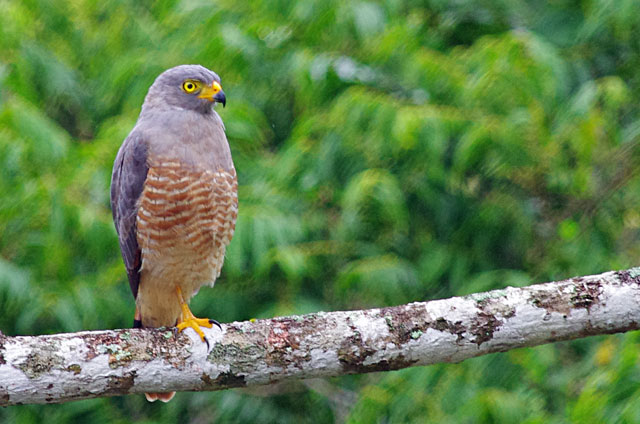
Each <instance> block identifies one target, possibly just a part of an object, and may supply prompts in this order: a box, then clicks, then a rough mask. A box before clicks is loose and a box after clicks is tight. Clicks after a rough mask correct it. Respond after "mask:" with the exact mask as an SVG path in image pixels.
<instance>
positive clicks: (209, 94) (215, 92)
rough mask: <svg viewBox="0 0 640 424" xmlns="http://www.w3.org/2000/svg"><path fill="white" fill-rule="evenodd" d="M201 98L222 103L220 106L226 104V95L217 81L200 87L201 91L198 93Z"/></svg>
mask: <svg viewBox="0 0 640 424" xmlns="http://www.w3.org/2000/svg"><path fill="white" fill-rule="evenodd" d="M198 97H199V98H201V99H207V100H209V101H210V102H217V103H222V107H225V106H226V104H227V96H225V95H224V91H222V87H221V86H220V83H219V82H218V81H214V82H212V83H211V85H205V86H204V87H202V91H201V92H200V94H199V95H198Z"/></svg>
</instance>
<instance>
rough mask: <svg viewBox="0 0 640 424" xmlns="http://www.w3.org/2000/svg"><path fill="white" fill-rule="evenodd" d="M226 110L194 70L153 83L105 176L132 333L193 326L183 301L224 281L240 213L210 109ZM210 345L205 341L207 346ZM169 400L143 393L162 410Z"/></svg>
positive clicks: (221, 97) (196, 324) (218, 91)
mask: <svg viewBox="0 0 640 424" xmlns="http://www.w3.org/2000/svg"><path fill="white" fill-rule="evenodd" d="M216 103H222V106H225V104H226V97H225V94H224V92H223V91H222V87H221V85H220V78H219V77H218V75H217V74H215V73H214V72H212V71H210V70H208V69H207V68H204V67H202V66H200V65H182V66H177V67H175V68H171V69H169V70H167V71H165V72H163V73H162V74H160V76H158V78H156V80H155V81H154V83H153V84H152V85H151V87H150V88H149V92H148V93H147V96H146V97H145V100H144V103H143V105H142V110H141V112H140V116H139V117H138V121H137V122H136V124H135V126H134V128H133V130H131V132H130V133H129V135H128V136H127V138H126V139H125V140H124V142H123V143H122V146H121V147H120V150H119V151H118V155H117V156H116V159H115V163H114V165H113V174H112V177H111V209H112V212H113V220H114V222H115V227H116V232H117V233H118V240H119V243H120V250H121V251H122V258H123V259H124V264H125V267H126V270H127V275H128V277H129V285H130V287H131V291H132V293H133V296H134V298H135V300H136V312H135V316H134V327H161V326H176V327H177V328H178V330H180V331H182V330H184V329H185V328H187V327H191V328H193V329H194V330H195V331H196V333H198V335H199V336H200V337H201V339H202V340H203V341H205V342H206V338H205V336H204V333H203V332H202V330H201V329H200V327H208V328H211V327H212V324H214V323H215V324H217V322H215V321H213V320H209V319H206V318H196V317H195V316H194V315H193V314H192V313H191V311H190V310H189V306H188V302H189V300H190V299H191V297H193V296H194V295H195V294H196V293H197V292H198V290H199V289H200V287H201V286H203V285H205V284H208V285H210V286H213V284H214V283H215V281H216V278H218V276H219V275H220V270H221V268H222V263H223V261H224V255H225V249H226V246H227V245H228V244H229V242H230V241H231V238H232V237H233V232H234V228H235V222H236V217H237V214H238V194H237V193H238V183H237V179H236V171H235V168H234V166H233V161H232V159H231V151H230V149H229V143H228V142H227V137H226V135H225V128H224V124H223V123H222V120H221V119H220V116H219V115H218V114H217V113H216V112H215V110H214V109H213V106H214V105H215V104H216ZM207 344H208V342H207ZM174 394H175V392H172V393H147V394H146V397H147V400H149V401H151V402H152V401H155V400H157V399H160V400H162V401H165V402H168V401H169V400H171V398H172V397H173V395H174Z"/></svg>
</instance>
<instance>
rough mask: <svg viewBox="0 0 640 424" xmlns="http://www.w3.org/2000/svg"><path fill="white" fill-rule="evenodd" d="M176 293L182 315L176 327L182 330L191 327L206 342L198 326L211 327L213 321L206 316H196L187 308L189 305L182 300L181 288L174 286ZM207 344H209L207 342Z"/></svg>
mask: <svg viewBox="0 0 640 424" xmlns="http://www.w3.org/2000/svg"><path fill="white" fill-rule="evenodd" d="M176 293H177V294H178V301H180V308H182V316H181V319H180V322H179V323H178V325H176V327H177V328H178V330H179V331H182V330H184V329H185V328H187V327H191V328H193V329H194V330H195V332H196V333H198V335H199V336H200V339H202V341H203V342H206V341H207V339H205V337H204V333H203V332H202V330H201V329H200V327H201V326H202V327H207V328H211V327H213V322H212V321H211V320H210V319H208V318H196V317H195V316H194V315H193V313H192V312H191V310H190V309H189V305H187V302H185V301H184V297H183V296H182V290H180V287H176ZM207 344H209V343H208V342H207Z"/></svg>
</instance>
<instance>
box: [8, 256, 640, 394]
mask: <svg viewBox="0 0 640 424" xmlns="http://www.w3.org/2000/svg"><path fill="white" fill-rule="evenodd" d="M639 305H640V268H633V269H629V270H626V271H619V272H607V273H605V274H601V275H596V276H588V277H576V278H572V279H569V280H565V281H559V282H552V283H546V284H540V285H534V286H529V287H523V288H513V287H508V288H506V289H504V290H494V291H490V292H486V293H478V294H473V295H469V296H464V297H453V298H450V299H443V300H434V301H431V302H420V303H410V304H408V305H402V306H395V307H389V308H381V309H370V310H362V311H346V312H328V313H327V312H318V313H314V314H309V315H303V316H291V317H283V318H273V319H266V320H257V321H254V322H249V321H246V322H234V323H231V324H223V325H222V331H220V330H219V329H218V328H216V327H214V328H213V329H211V330H208V329H205V332H206V335H207V338H208V340H209V343H210V345H211V350H210V351H209V352H207V348H206V344H205V343H202V342H201V341H200V339H199V338H197V336H195V334H194V333H193V332H192V330H187V332H186V334H178V335H176V334H174V332H173V331H172V329H144V330H138V329H135V330H134V329H126V330H114V331H90V332H80V333H72V334H56V335H48V336H33V337H30V336H29V337H26V336H25V337H22V336H21V337H7V336H2V335H1V333H0V405H1V406H6V405H16V404H23V403H59V402H65V401H70V400H77V399H87V398H95V397H101V396H113V395H125V394H130V393H143V392H159V391H171V390H177V391H200V390H221V389H227V388H230V387H245V386H252V385H263V384H269V383H273V382H277V381H282V380H287V379H302V378H311V377H330V376H337V375H343V374H354V373H365V372H373V371H387V370H396V369H400V368H406V367H410V366H417V365H429V364H435V363H439V362H459V361H462V360H464V359H467V358H472V357H475V356H480V355H485V354H487V353H492V352H504V351H507V350H510V349H514V348H518V347H524V346H536V345H540V344H544V343H550V342H555V341H560V340H570V339H576V338H581V337H587V336H592V335H597V334H611V333H618V332H624V331H629V330H636V329H638V328H640V324H639V323H640V306H639Z"/></svg>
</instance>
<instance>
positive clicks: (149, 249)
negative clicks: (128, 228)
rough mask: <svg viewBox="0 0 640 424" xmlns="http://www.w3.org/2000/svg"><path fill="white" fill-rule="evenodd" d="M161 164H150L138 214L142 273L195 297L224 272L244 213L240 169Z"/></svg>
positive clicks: (172, 163)
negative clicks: (240, 213) (240, 202)
mask: <svg viewBox="0 0 640 424" xmlns="http://www.w3.org/2000/svg"><path fill="white" fill-rule="evenodd" d="M156 163H157V164H156V165H152V166H150V167H149V171H148V174H147V179H146V181H145V185H144V189H143V192H142V195H141V196H140V203H139V208H138V214H137V219H136V223H137V239H138V245H139V246H140V249H141V251H142V272H143V275H144V274H145V273H149V274H151V275H152V276H153V278H154V279H160V280H162V282H155V283H154V284H158V283H160V284H167V285H176V284H180V285H181V286H182V287H183V290H184V291H185V294H187V293H188V294H187V296H189V297H190V294H191V291H192V290H193V291H197V289H198V288H199V287H200V286H201V285H202V284H206V283H209V284H211V285H213V283H214V282H215V279H216V278H217V277H218V276H219V275H220V270H221V269H222V263H223V261H224V254H225V250H226V246H227V245H228V244H229V242H230V241H231V238H232V237H233V232H234V229H235V222H236V218H237V214H238V194H237V192H238V183H237V179H236V173H235V170H234V169H233V168H232V169H231V170H224V169H222V168H220V169H218V170H202V169H193V168H190V167H186V166H183V165H182V164H181V163H180V162H177V161H169V160H164V161H159V162H156ZM185 286H186V287H185ZM185 289H186V290H185Z"/></svg>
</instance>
